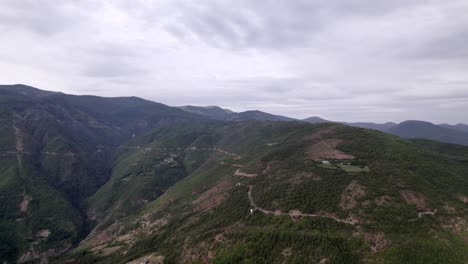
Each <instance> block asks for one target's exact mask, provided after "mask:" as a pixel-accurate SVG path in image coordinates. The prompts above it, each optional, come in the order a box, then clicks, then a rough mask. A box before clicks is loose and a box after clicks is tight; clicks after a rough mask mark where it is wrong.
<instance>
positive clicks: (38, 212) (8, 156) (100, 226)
mask: <svg viewBox="0 0 468 264" xmlns="http://www.w3.org/2000/svg"><path fill="white" fill-rule="evenodd" d="M253 115H254V117H252V116H250V117H248V118H247V119H249V121H239V120H237V121H238V122H229V121H220V120H209V119H204V118H203V117H201V116H198V115H195V114H192V113H188V112H186V111H182V110H180V109H177V108H171V107H168V106H165V105H162V104H158V103H153V102H150V101H146V100H143V99H140V98H135V97H127V98H102V97H95V96H72V95H66V94H60V93H52V92H46V91H41V90H37V89H35V88H32V87H27V86H21V85H19V86H18V85H16V86H2V87H0V260H1V262H4V261H6V262H7V263H15V262H20V263H27V262H29V263H31V262H33V263H34V262H41V261H42V262H47V261H49V262H53V263H127V262H130V263H141V262H143V263H145V262H146V263H160V262H161V261H164V262H165V263H321V264H323V263H466V262H467V261H468V259H467V258H468V256H467V252H468V244H467V241H468V232H467V231H468V229H467V228H468V227H467V220H468V211H467V203H468V189H467V188H466V186H468V178H467V175H468V162H467V158H468V147H465V146H460V145H450V144H443V143H438V142H434V141H430V140H405V139H401V138H399V137H396V136H392V135H388V134H385V133H382V132H378V131H373V130H367V129H361V128H353V127H349V126H345V125H341V124H334V123H324V124H308V123H304V122H297V121H290V122H278V121H260V120H255V119H262V118H255V116H258V115H257V114H256V113H253ZM251 119H254V120H251ZM274 120H276V119H274ZM132 261H133V262H132Z"/></svg>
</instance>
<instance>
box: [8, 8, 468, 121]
mask: <svg viewBox="0 0 468 264" xmlns="http://www.w3.org/2000/svg"><path fill="white" fill-rule="evenodd" d="M467 14H468V0H450V1H443V0H434V1H422V0H421V1H420V0H411V1H408V0H391V1H389V0H326V1H324V0H320V1H318V0H283V1H281V0H276V1H274V0H270V1H268V0H235V1H233V0H225V1H224V0H194V1H188V0H185V1H177V0H173V1H169V0H157V1H148V0H126V1H124V0H121V1H96V0H92V1H91V0H89V1H87V0H80V1H71V0H70V1H67V0H63V1H56V0H21V1H18V0H1V1H0V83H3V84H11V83H24V84H28V85H32V86H35V87H38V88H42V89H46V90H55V91H62V92H67V93H74V94H95V95H101V96H124V95H125V96H126V95H135V96H140V97H143V98H146V99H150V100H153V101H158V102H162V103H165V104H169V105H186V104H192V105H220V106H223V107H227V108H230V109H233V110H236V111H242V110H249V109H259V110H263V111H267V112H271V113H275V114H282V115H288V116H292V117H297V118H304V117H308V116H321V117H323V118H326V119H329V120H337V121H376V122H384V121H403V120H406V119H419V120H428V121H432V122H436V123H439V122H449V123H457V122H464V123H468V15H467Z"/></svg>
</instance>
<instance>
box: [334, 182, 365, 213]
mask: <svg viewBox="0 0 468 264" xmlns="http://www.w3.org/2000/svg"><path fill="white" fill-rule="evenodd" d="M365 195H366V191H365V188H364V186H362V185H360V184H359V183H358V182H357V181H356V180H353V181H351V183H350V184H349V185H348V186H347V187H346V188H345V189H344V191H343V193H342V194H341V202H340V207H341V208H342V209H343V210H350V209H353V208H354V207H355V206H356V205H357V201H356V200H357V199H359V198H362V197H364V196H365Z"/></svg>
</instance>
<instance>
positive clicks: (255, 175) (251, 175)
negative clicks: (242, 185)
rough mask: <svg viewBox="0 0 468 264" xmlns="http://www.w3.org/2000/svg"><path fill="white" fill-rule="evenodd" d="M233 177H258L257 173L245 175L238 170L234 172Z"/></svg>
mask: <svg viewBox="0 0 468 264" xmlns="http://www.w3.org/2000/svg"><path fill="white" fill-rule="evenodd" d="M234 175H235V176H239V177H247V178H252V177H257V176H258V174H257V173H246V172H242V171H241V170H240V169H237V170H236V171H235V172H234Z"/></svg>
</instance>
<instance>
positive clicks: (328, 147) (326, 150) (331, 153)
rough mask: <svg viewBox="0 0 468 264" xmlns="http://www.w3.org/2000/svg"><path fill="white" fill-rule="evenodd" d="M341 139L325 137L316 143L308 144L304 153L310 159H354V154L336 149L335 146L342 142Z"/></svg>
mask: <svg viewBox="0 0 468 264" xmlns="http://www.w3.org/2000/svg"><path fill="white" fill-rule="evenodd" d="M342 142H343V140H342V139H333V138H332V139H325V140H321V141H319V142H317V143H314V144H313V145H312V146H310V147H309V148H308V149H307V151H306V154H307V156H308V157H309V158H310V159H313V160H324V159H325V160H327V159H334V160H349V159H354V156H352V155H350V154H347V153H344V152H343V151H341V150H338V149H337V148H336V147H337V146H338V145H339V144H340V143H342Z"/></svg>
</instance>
